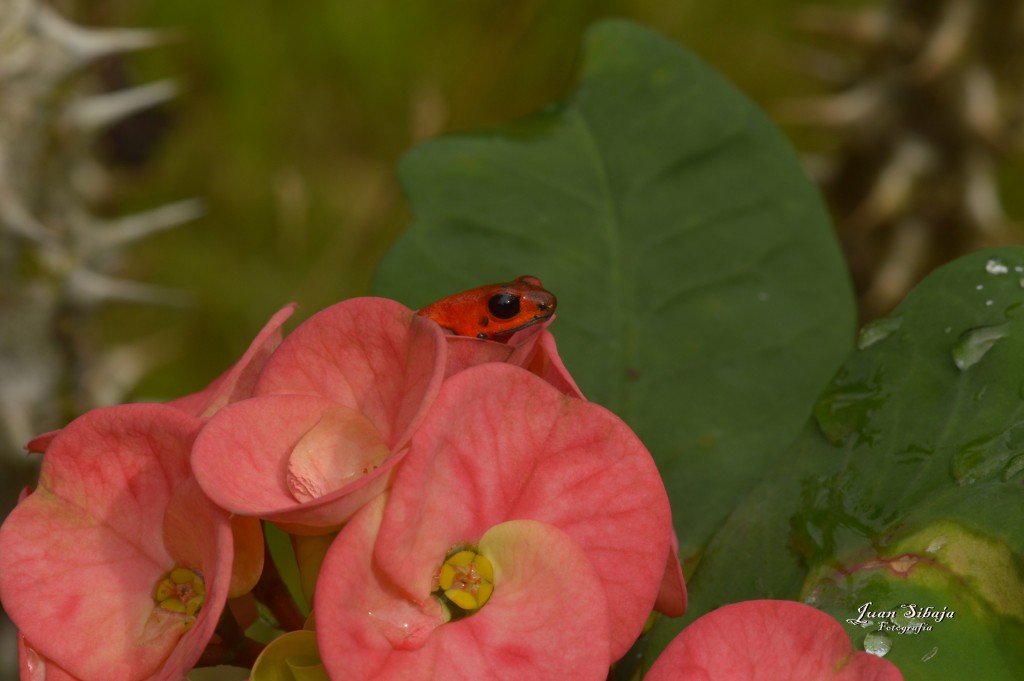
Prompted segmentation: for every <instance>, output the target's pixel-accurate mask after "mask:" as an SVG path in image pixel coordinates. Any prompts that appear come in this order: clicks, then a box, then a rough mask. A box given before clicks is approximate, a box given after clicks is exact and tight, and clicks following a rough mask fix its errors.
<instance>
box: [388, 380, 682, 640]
mask: <svg viewBox="0 0 1024 681" xmlns="http://www.w3.org/2000/svg"><path fill="white" fill-rule="evenodd" d="M442 517H443V518H447V519H448V521H447V522H444V523H441V522H437V520H436V519H437V518H442ZM512 519H533V520H540V521H543V522H546V523H549V524H551V525H554V526H555V527H558V528H559V529H561V530H563V531H565V532H566V533H567V534H568V535H569V536H570V537H572V538H573V540H574V541H575V542H576V543H577V544H579V545H580V547H581V548H582V549H583V550H584V552H585V553H586V554H587V556H588V557H589V558H590V560H591V562H592V563H593V564H594V566H595V567H596V568H597V571H598V574H599V576H600V578H601V581H602V583H603V584H604V589H605V592H606V594H607V597H608V602H609V603H610V604H612V608H611V610H610V613H609V615H610V619H611V623H610V632H611V649H610V660H615V659H618V658H619V657H621V656H622V654H624V653H625V652H626V650H627V649H628V648H629V646H630V645H631V644H632V643H633V641H634V640H635V639H636V637H637V635H639V633H640V630H641V628H642V627H643V625H644V622H645V621H646V619H647V617H648V615H649V614H650V612H651V609H652V607H653V606H654V602H655V597H656V595H657V593H658V590H659V586H660V584H661V582H662V577H663V575H664V572H665V561H666V556H667V555H668V552H669V542H670V537H671V531H672V530H671V518H670V511H669V505H668V498H667V496H666V493H665V488H664V486H663V484H662V482H661V478H660V476H659V475H658V471H657V468H656V467H655V465H654V462H653V460H652V459H651V456H650V454H649V453H648V452H647V450H646V449H645V448H644V446H643V444H642V443H641V442H640V441H639V440H638V439H637V438H636V436H635V435H634V434H633V432H632V431H631V430H630V429H629V427H628V426H626V425H625V424H624V423H623V422H622V421H621V420H619V419H618V418H617V417H616V416H614V415H613V414H612V413H611V412H609V411H608V410H606V409H604V408H602V407H600V406H599V405H596V404H593V403H590V402H584V401H582V400H578V399H573V398H569V397H565V396H564V395H562V394H560V393H559V392H558V391H557V390H556V389H554V388H553V387H552V386H550V385H548V384H547V383H545V382H544V381H542V380H540V379H539V378H537V377H536V376H534V375H532V374H530V373H528V372H526V371H523V370H521V369H517V368H515V367H512V366H509V365H506V364H485V365H481V366H477V367H474V368H471V369H467V370H465V371H462V372H460V373H459V374H457V375H455V376H453V377H452V378H450V379H448V380H447V381H446V382H445V385H444V387H443V388H442V390H441V393H440V394H439V395H438V398H437V401H436V402H435V404H434V407H433V408H432V409H431V411H430V414H429V415H428V417H427V419H426V420H425V421H424V422H423V424H422V425H421V427H420V429H419V431H417V433H416V435H415V436H414V438H413V445H412V448H411V450H410V452H409V454H408V455H407V456H406V459H405V461H404V463H403V465H402V467H401V468H400V469H399V471H398V473H397V474H396V477H395V482H394V486H393V488H392V491H391V494H390V500H389V505H388V509H387V514H386V515H385V517H384V527H383V528H382V530H381V538H380V540H379V541H378V544H377V548H376V552H375V555H376V558H377V561H378V564H379V565H380V567H381V569H382V570H383V571H384V572H385V573H387V574H388V575H390V576H391V577H392V578H393V579H394V580H395V581H396V582H397V583H399V584H402V585H406V588H408V589H409V590H410V591H409V595H410V596H411V595H412V594H414V593H422V592H423V591H424V589H426V588H427V586H428V584H427V581H428V580H429V578H430V576H429V575H430V566H433V565H434V564H435V563H436V562H437V551H438V550H439V549H438V547H448V546H451V545H453V544H455V543H458V542H464V541H474V540H476V539H478V538H479V537H481V536H482V535H483V533H484V532H486V531H487V530H488V529H489V528H491V527H493V526H494V525H497V524H500V523H502V522H505V521H507V520H512Z"/></svg>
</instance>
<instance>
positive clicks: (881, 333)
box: [857, 317, 903, 350]
mask: <svg viewBox="0 0 1024 681" xmlns="http://www.w3.org/2000/svg"><path fill="white" fill-rule="evenodd" d="M902 325H903V317H882V318H881V319H876V320H874V321H872V322H870V323H868V324H866V325H865V326H864V328H862V329H861V330H860V333H859V334H857V349H858V350H863V349H864V348H868V347H871V346H872V345H874V344H875V343H878V342H879V341H883V340H885V339H886V338H888V337H889V336H890V335H891V334H892V332H893V331H895V330H897V329H898V328H900V327H901V326H902Z"/></svg>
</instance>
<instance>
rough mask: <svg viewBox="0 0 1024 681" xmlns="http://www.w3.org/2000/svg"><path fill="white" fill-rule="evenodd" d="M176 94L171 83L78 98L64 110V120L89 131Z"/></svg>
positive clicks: (157, 83)
mask: <svg viewBox="0 0 1024 681" xmlns="http://www.w3.org/2000/svg"><path fill="white" fill-rule="evenodd" d="M177 94H178V86H177V84H175V82H174V81H173V80H169V79H168V80H161V81H158V82H156V83H149V84H147V85H140V86H138V87H133V88H128V89H126V90H118V91H116V92H109V93H105V94H102V95H92V96H90V97H86V98H84V99H81V100H79V101H77V102H75V103H74V104H72V105H71V106H70V107H69V108H68V112H67V119H68V121H69V122H70V123H72V124H73V125H74V126H76V127H79V128H82V129H83V130H86V131H87V132H92V131H95V130H98V129H99V128H102V127H104V126H106V125H109V124H110V123H114V122H115V121H118V120H120V119H122V118H125V117H126V116H129V115H131V114H133V113H135V112H136V111H141V110H143V109H148V108H149V107H151V106H155V105H157V104H160V103H161V102H165V101H167V100H168V99H171V98H172V97H174V96H175V95H177Z"/></svg>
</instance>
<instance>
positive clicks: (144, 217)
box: [94, 199, 203, 249]
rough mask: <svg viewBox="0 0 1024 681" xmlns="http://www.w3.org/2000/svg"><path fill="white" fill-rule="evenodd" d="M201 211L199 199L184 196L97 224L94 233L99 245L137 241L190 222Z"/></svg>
mask: <svg viewBox="0 0 1024 681" xmlns="http://www.w3.org/2000/svg"><path fill="white" fill-rule="evenodd" d="M202 214H203V202H202V201H200V200H199V199H186V200H184V201H177V202H175V203H169V204H167V205H166V206H160V207H159V208H155V209H153V210H148V211H145V212H143V213H135V214H133V215H127V216H125V217H122V218H118V219H117V220H112V221H110V222H108V223H107V224H106V225H102V224H101V225H97V229H96V231H95V232H94V233H95V234H98V235H99V236H98V238H97V239H96V240H97V242H99V244H101V246H100V248H104V249H106V248H117V247H119V246H124V245H127V244H130V243H134V242H136V241H140V240H142V239H144V238H146V237H147V236H150V235H151V234H156V233H157V232H161V231H163V230H166V229H171V228H173V227H177V226H179V225H182V224H184V223H186V222H191V221H192V220H195V219H196V218H198V217H199V216H201V215H202Z"/></svg>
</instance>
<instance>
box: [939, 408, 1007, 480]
mask: <svg viewBox="0 0 1024 681" xmlns="http://www.w3.org/2000/svg"><path fill="white" fill-rule="evenodd" d="M1021 455H1024V423H1022V424H1017V425H1016V426H1013V427H1011V428H1008V429H1006V430H1004V431H1003V432H1001V433H999V434H998V435H995V436H993V437H987V438H982V439H979V440H974V441H972V442H968V443H967V444H965V445H964V446H963V447H961V448H960V449H959V450H958V451H957V452H956V453H955V454H954V455H953V461H952V464H951V467H950V472H951V473H952V475H953V479H954V480H956V481H957V484H960V485H970V484H973V483H975V482H978V481H979V480H986V479H988V478H991V477H993V476H994V475H995V474H996V472H997V471H999V469H1001V468H1003V467H1004V466H1005V467H1006V468H1007V469H1009V468H1010V465H1009V464H1013V462H1014V461H1016V460H1017V459H1018V458H1021ZM1003 475H1004V479H1006V478H1005V476H1006V471H1004V472H1003Z"/></svg>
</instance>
